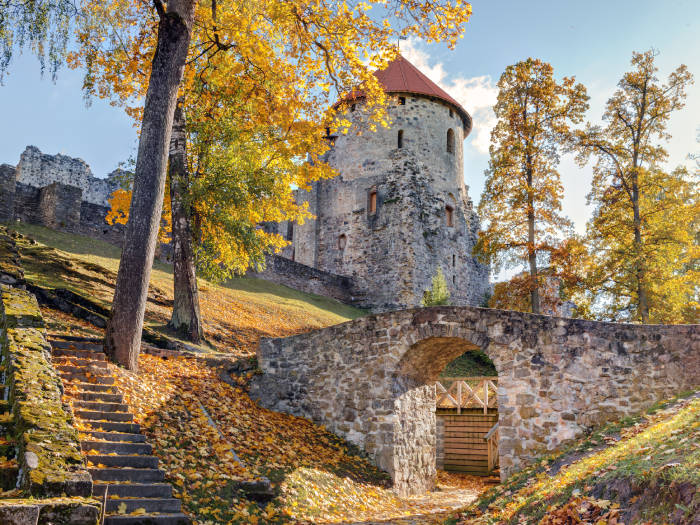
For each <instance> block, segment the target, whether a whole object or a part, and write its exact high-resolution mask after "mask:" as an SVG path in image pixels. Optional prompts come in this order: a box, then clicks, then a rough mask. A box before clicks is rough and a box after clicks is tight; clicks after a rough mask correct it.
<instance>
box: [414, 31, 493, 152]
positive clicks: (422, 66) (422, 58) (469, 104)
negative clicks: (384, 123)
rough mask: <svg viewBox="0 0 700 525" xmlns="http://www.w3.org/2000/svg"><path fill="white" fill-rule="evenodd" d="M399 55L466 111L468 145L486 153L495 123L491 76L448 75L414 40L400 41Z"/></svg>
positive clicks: (443, 67)
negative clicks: (470, 126)
mask: <svg viewBox="0 0 700 525" xmlns="http://www.w3.org/2000/svg"><path fill="white" fill-rule="evenodd" d="M401 54H402V55H403V56H404V57H406V59H407V60H409V61H410V62H411V63H412V64H413V65H414V66H416V67H417V68H418V69H419V70H420V71H421V72H422V73H423V74H425V75H426V76H427V77H428V78H430V80H432V81H433V82H435V83H436V84H437V85H438V86H440V87H441V88H442V89H444V90H445V91H446V92H447V93H448V94H449V95H450V96H451V97H453V98H454V99H455V100H456V101H457V102H459V103H460V104H461V105H462V106H463V107H464V109H466V110H467V111H468V112H469V114H470V115H471V116H472V120H473V126H474V127H473V129H472V134H471V142H470V144H471V145H472V146H473V147H474V148H475V149H476V150H477V151H478V152H479V153H488V151H489V143H490V140H491V130H492V129H493V127H494V126H495V125H496V116H495V115H494V113H493V106H494V104H496V98H497V97H498V88H497V87H496V84H495V82H494V81H493V80H492V79H491V76H490V75H482V76H479V77H460V76H457V77H450V76H448V74H447V71H445V66H444V65H443V64H442V62H435V61H431V60H430V56H429V55H428V53H426V52H425V51H422V50H420V49H418V47H417V46H416V43H415V41H414V40H408V41H406V42H404V43H402V44H401ZM431 62H433V64H432V65H431Z"/></svg>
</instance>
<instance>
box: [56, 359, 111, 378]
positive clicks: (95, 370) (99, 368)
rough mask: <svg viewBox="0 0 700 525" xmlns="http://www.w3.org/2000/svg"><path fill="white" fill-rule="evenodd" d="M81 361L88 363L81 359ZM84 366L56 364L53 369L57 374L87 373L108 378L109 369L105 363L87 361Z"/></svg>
mask: <svg viewBox="0 0 700 525" xmlns="http://www.w3.org/2000/svg"><path fill="white" fill-rule="evenodd" d="M83 361H88V360H87V359H83ZM88 362H89V364H88V363H86V364H82V365H81V364H73V363H57V364H56V365H55V366H54V368H55V369H56V370H57V371H58V373H59V374H85V373H87V372H89V373H90V374H92V375H96V376H110V377H111V375H112V374H110V372H109V367H108V366H107V363H106V362H105V361H88Z"/></svg>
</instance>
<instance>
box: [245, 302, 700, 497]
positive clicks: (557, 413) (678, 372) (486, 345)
mask: <svg viewBox="0 0 700 525" xmlns="http://www.w3.org/2000/svg"><path fill="white" fill-rule="evenodd" d="M470 349H482V350H483V351H484V352H486V354H487V355H488V356H489V357H490V358H491V359H492V360H493V362H494V364H495V365H496V369H497V371H498V378H499V381H498V409H499V435H500V437H499V454H500V465H501V476H502V477H506V476H508V475H509V474H511V473H513V472H515V471H517V470H518V469H520V468H522V467H523V466H524V465H526V464H527V463H528V461H530V460H531V459H532V458H533V457H534V456H535V455H537V454H538V453H541V452H542V451H545V450H552V449H555V448H556V447H558V446H560V445H561V444H562V443H565V442H566V441H568V440H571V439H572V438H574V437H576V436H578V435H580V434H582V433H583V432H584V431H585V430H586V429H587V428H589V427H591V426H593V425H596V424H598V423H601V422H604V421H607V420H612V419H617V418H619V417H620V416H621V415H624V414H630V413H634V412H638V411H640V410H642V409H644V408H645V407H647V406H649V405H650V404H652V403H653V402H654V401H656V400H658V399H661V398H664V397H668V396H671V395H673V394H675V393H678V392H680V391H682V390H686V389H689V388H693V387H698V386H700V325H678V326H670V325H647V326H641V325H632V324H617V323H602V322H593V321H583V320H579V319H562V318H555V317H548V316H541V315H532V314H526V313H520V312H511V311H504V310H493V309H485V308H474V307H461V306H454V307H434V308H418V309H412V310H402V311H397V312H389V313H385V314H379V315H373V316H369V317H364V318H361V319H357V320H355V321H350V322H347V323H343V324H340V325H336V326H332V327H329V328H325V329H322V330H315V331H313V332H310V333H306V334H302V335H297V336H293V337H287V338H283V339H263V340H262V341H261V342H260V346H259V349H258V358H259V363H260V367H261V368H262V371H263V374H262V375H261V376H259V377H258V378H257V379H256V380H255V382H254V383H253V386H252V391H251V394H252V395H253V397H255V398H256V399H258V400H259V401H260V403H261V404H262V405H264V406H266V407H269V408H272V409H274V410H278V411H283V412H288V413H292V414H296V415H300V416H304V417H308V418H310V419H312V420H314V421H316V422H318V423H322V424H324V425H326V427H327V428H328V429H330V430H331V431H333V432H335V433H337V434H339V435H341V436H343V437H345V438H346V439H348V440H349V441H351V442H353V443H355V444H357V445H358V446H360V447H361V448H363V449H364V450H365V451H366V452H367V453H368V454H370V455H371V456H372V457H373V458H374V460H375V461H376V463H377V465H378V466H379V467H380V468H382V469H384V470H386V471H388V472H389V474H390V475H391V476H392V478H393V479H394V486H395V488H396V490H397V491H398V492H399V493H400V494H404V495H406V494H412V493H421V492H424V491H426V490H429V489H431V488H432V487H433V485H434V481H435V397H434V391H433V389H432V388H431V387H430V386H428V385H429V384H430V383H431V382H432V381H434V380H436V379H437V378H438V375H439V374H440V372H441V371H442V370H443V369H444V368H445V366H446V365H447V364H448V363H449V362H450V361H452V360H453V359H454V358H456V357H457V356H459V355H461V354H463V353H464V352H466V351H468V350H470Z"/></svg>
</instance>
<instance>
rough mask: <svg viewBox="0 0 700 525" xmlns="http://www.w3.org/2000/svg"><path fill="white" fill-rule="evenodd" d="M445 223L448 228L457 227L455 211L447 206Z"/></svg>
mask: <svg viewBox="0 0 700 525" xmlns="http://www.w3.org/2000/svg"><path fill="white" fill-rule="evenodd" d="M445 223H446V224H447V227H448V228H452V227H453V226H454V225H455V209H454V208H453V207H452V206H450V205H447V206H445Z"/></svg>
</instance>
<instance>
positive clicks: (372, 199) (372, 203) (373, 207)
mask: <svg viewBox="0 0 700 525" xmlns="http://www.w3.org/2000/svg"><path fill="white" fill-rule="evenodd" d="M368 209H369V214H370V215H374V214H375V213H377V190H376V189H372V190H370V192H369V205H368Z"/></svg>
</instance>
